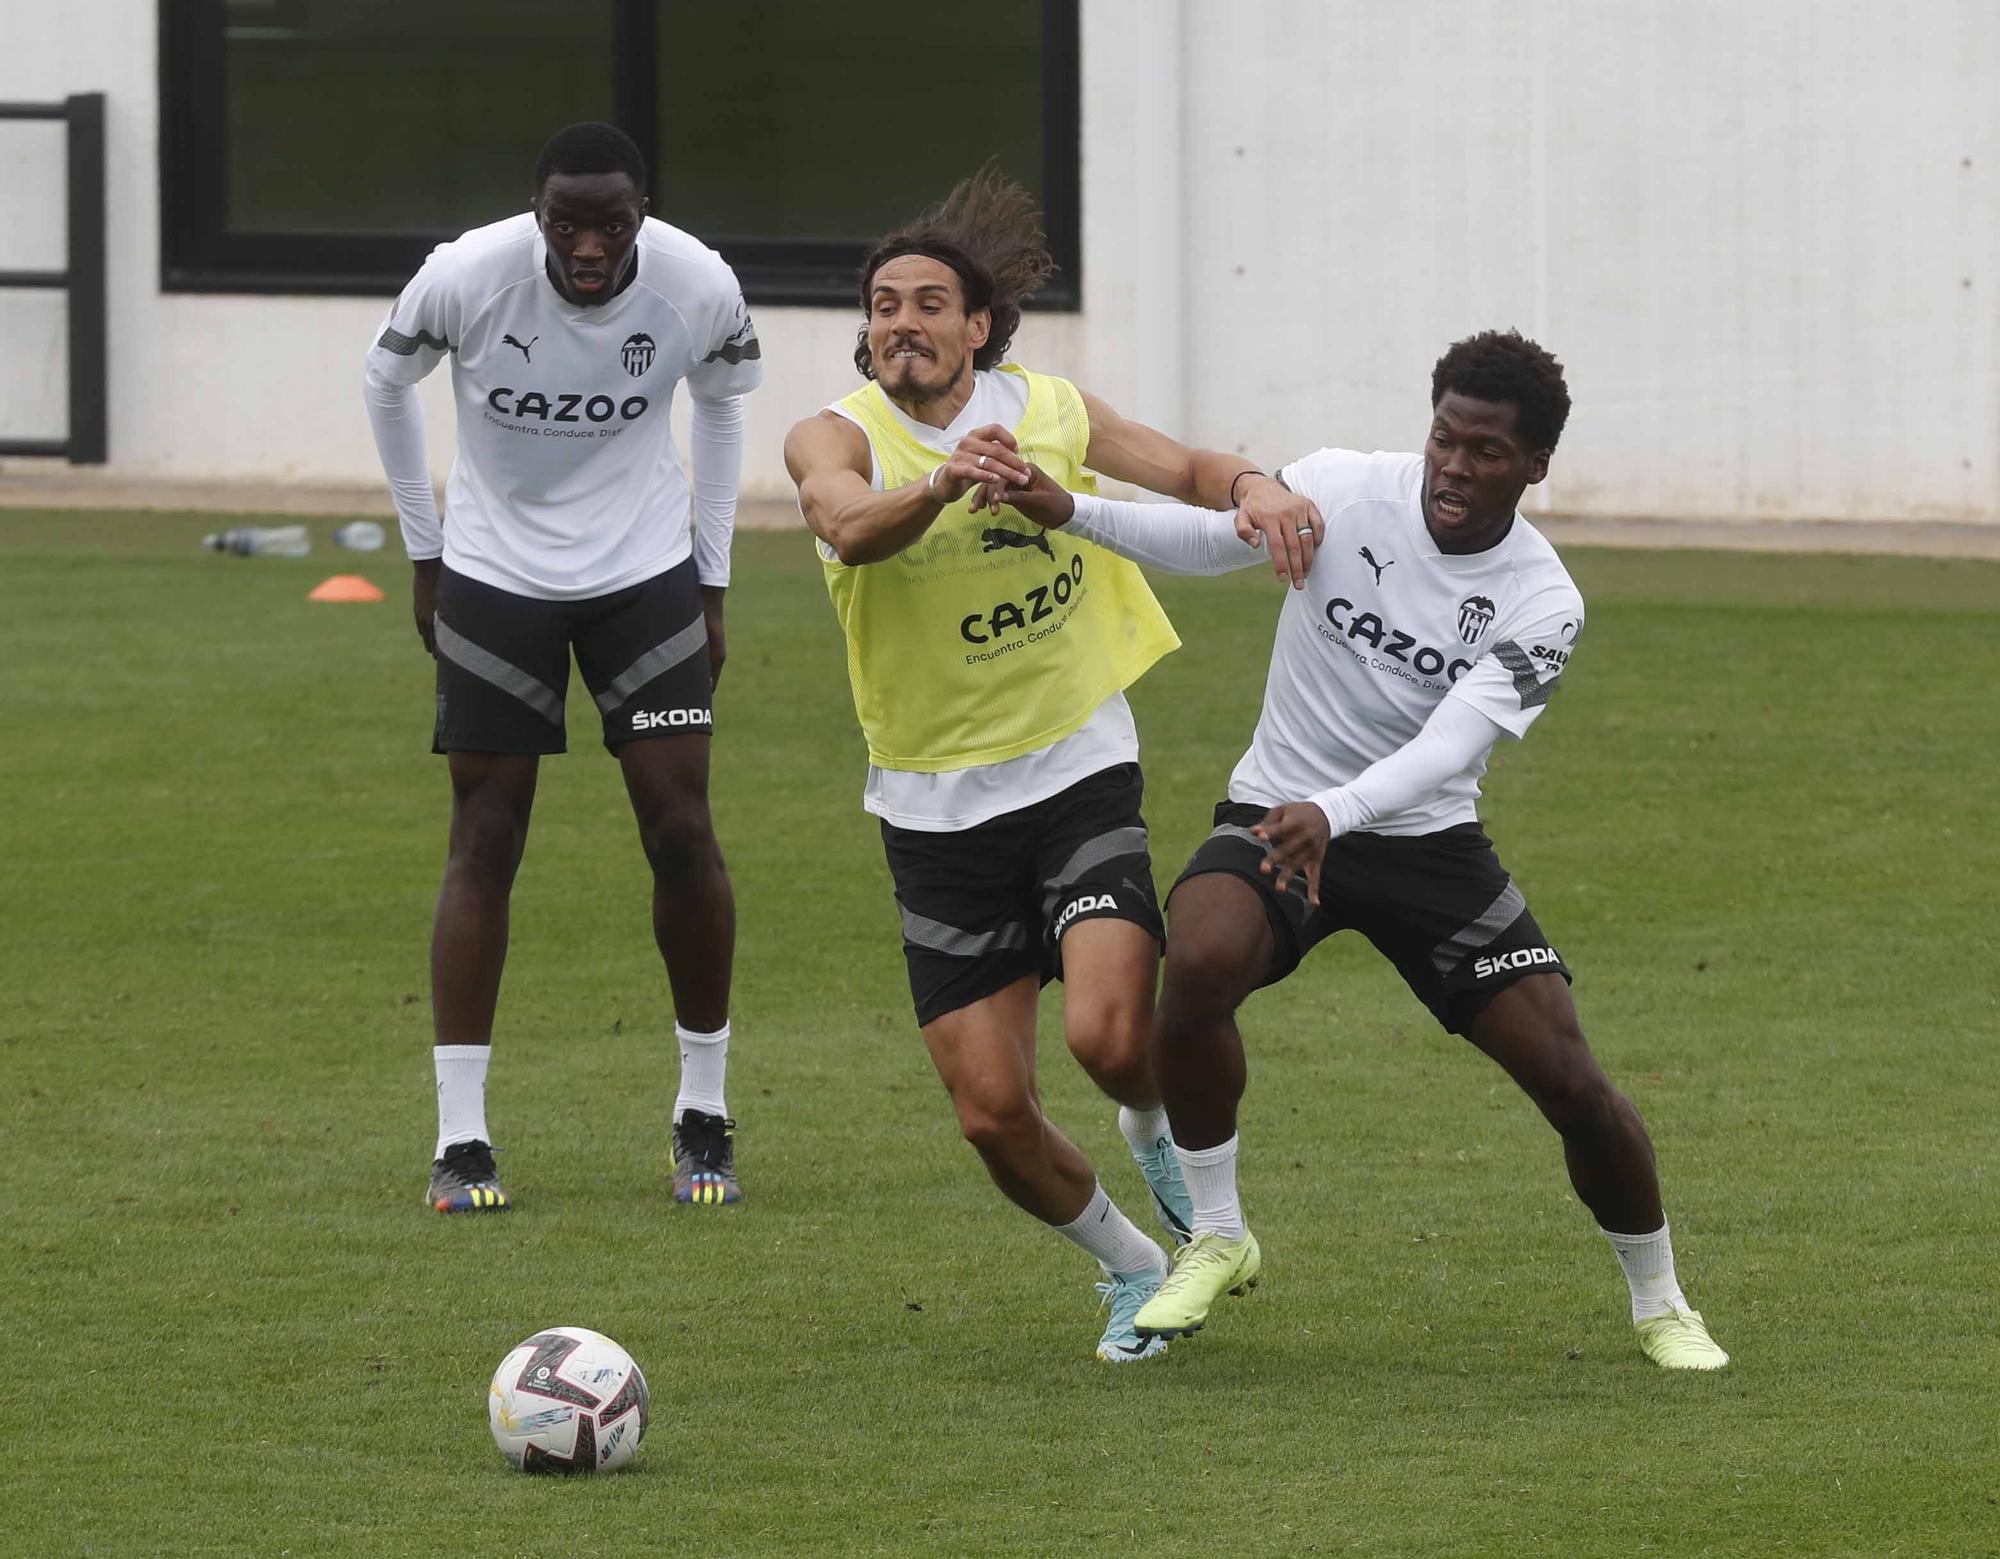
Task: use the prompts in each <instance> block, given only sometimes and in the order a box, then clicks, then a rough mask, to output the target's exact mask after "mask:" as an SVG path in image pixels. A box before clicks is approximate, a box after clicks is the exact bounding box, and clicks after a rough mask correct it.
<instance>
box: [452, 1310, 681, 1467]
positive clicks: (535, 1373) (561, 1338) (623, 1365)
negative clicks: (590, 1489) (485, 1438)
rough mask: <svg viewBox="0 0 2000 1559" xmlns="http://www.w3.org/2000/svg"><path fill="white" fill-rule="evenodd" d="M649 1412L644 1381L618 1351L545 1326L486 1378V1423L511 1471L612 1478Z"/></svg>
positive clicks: (634, 1450)
mask: <svg viewBox="0 0 2000 1559" xmlns="http://www.w3.org/2000/svg"><path fill="white" fill-rule="evenodd" d="M650 1407H651V1403H650V1401H649V1399H648V1396H647V1392H646V1377H645V1376H644V1375H642V1374H640V1372H639V1366H638V1365H637V1364H635V1363H634V1362H633V1360H632V1355H631V1354H629V1353H627V1352H626V1351H625V1350H624V1349H623V1348H621V1347H619V1346H618V1344H616V1343H615V1342H613V1341H612V1340H611V1339H610V1338H609V1337H606V1336H605V1335H604V1334H603V1333H602V1332H593V1331H591V1330H589V1329H588V1328H586V1327H582V1326H551V1327H549V1328H548V1329H547V1330H546V1331H540V1332H537V1333H535V1335H534V1336H532V1337H530V1338H529V1339H528V1340H527V1341H526V1342H524V1343H521V1344H520V1345H519V1346H518V1347H516V1348H515V1349H514V1350H513V1351H512V1352H510V1353H509V1354H508V1355H507V1357H506V1358H504V1359H502V1360H501V1361H500V1368H498V1369H497V1370H495V1371H494V1372H493V1383H492V1384H491V1385H490V1386H488V1387H487V1388H486V1418H487V1422H488V1423H489V1424H490V1425H491V1426H492V1429H493V1443H494V1444H495V1445H497V1446H499V1447H500V1454H501V1455H502V1456H505V1457H506V1458H507V1461H508V1464H509V1465H510V1466H512V1467H513V1468H514V1469H515V1471H517V1472H612V1471H615V1470H616V1469H617V1468H620V1467H623V1466H624V1465H625V1464H626V1463H627V1462H629V1461H631V1460H632V1458H633V1457H634V1456H636V1455H638V1453H639V1442H640V1441H641V1440H643V1439H645V1438H646V1419H647V1417H648V1413H649V1410H650Z"/></svg>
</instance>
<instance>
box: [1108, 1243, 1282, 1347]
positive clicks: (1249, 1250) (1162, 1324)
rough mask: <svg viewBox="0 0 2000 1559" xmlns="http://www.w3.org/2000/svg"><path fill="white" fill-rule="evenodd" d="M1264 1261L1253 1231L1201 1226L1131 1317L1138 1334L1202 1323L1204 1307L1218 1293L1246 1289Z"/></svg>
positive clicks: (1194, 1328)
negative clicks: (1231, 1233) (1228, 1233)
mask: <svg viewBox="0 0 2000 1559" xmlns="http://www.w3.org/2000/svg"><path fill="white" fill-rule="evenodd" d="M1263 1265H1264V1257H1263V1253H1262V1252H1261V1251H1259V1250H1258V1249H1257V1236H1256V1235H1254V1234H1251V1233H1249V1232H1248V1231H1245V1233H1244V1235H1243V1238H1242V1239H1240V1240H1232V1239H1227V1238H1225V1237H1224V1236H1222V1235H1220V1234H1217V1233H1216V1232H1215V1231H1214V1230H1213V1229H1204V1230H1203V1231H1202V1232H1201V1233H1199V1234H1197V1235H1196V1236H1195V1237H1194V1238H1193V1239H1191V1240H1189V1241H1188V1243H1187V1244H1185V1245H1183V1246H1182V1247H1181V1248H1180V1249H1179V1250H1177V1251H1175V1252H1174V1269H1173V1271H1171V1272H1169V1273H1168V1274H1167V1278H1166V1281H1165V1282H1164V1283H1162V1284H1161V1285H1160V1291H1159V1292H1158V1293H1157V1294H1155V1295H1154V1296H1153V1297H1152V1298H1151V1299H1149V1300H1147V1301H1146V1303H1145V1304H1144V1305H1143V1306H1142V1307H1141V1308H1140V1310H1139V1313H1138V1314H1137V1315H1136V1316H1134V1317H1133V1318H1132V1327H1133V1330H1135V1331H1136V1332H1138V1333H1139V1335H1140V1336H1142V1337H1185V1336H1186V1335H1187V1334H1188V1333H1190V1332H1198V1331H1200V1330H1201V1329H1202V1327H1203V1326H1205V1325H1206V1324H1207V1323H1208V1311H1209V1307H1210V1306H1211V1305H1213V1304H1214V1303H1215V1301H1216V1300H1217V1299H1219V1298H1220V1297H1221V1296H1222V1295H1224V1294H1238V1295H1241V1294H1247V1293H1248V1292H1249V1291H1250V1290H1251V1289H1253V1288H1255V1287H1256V1286H1257V1274H1258V1272H1259V1271H1260V1270H1262V1268H1263Z"/></svg>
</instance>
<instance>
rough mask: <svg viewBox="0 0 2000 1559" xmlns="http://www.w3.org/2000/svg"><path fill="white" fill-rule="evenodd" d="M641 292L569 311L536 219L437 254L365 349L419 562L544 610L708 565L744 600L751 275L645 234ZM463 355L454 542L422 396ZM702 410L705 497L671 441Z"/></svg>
mask: <svg viewBox="0 0 2000 1559" xmlns="http://www.w3.org/2000/svg"><path fill="white" fill-rule="evenodd" d="M636 248H637V254H636V257H635V259H634V262H633V263H634V265H635V267H636V274H635V276H634V278H633V280H632V282H631V284H630V285H629V286H627V287H626V288H625V289H624V290H623V291H622V292H620V293H618V294H617V295H616V296H615V297H612V298H610V299H608V300H606V301H605V302H603V303H600V304H593V305H589V306H585V305H579V304H574V303H571V302H569V301H568V300H567V299H566V298H564V297H563V295H562V294H561V293H560V292H558V291H557V290H556V287H555V284H554V283H553V282H551V281H550V280H549V277H548V274H547V270H546V259H547V249H546V247H545V245H544V244H543V241H542V235H541V233H540V231H539V230H538V229H537V227H536V225H535V219H534V215H533V213H523V214H522V215H520V216H515V217H509V218H508V219H507V220H505V221H504V222H495V223H493V224H492V225H491V226H488V227H481V228H475V229H473V230H472V231H471V232H469V233H466V234H464V235H463V236H461V237H459V238H457V239H454V240H453V241H452V242H450V243H446V244H440V245H439V246H438V247H437V248H436V249H434V250H433V251H432V252H431V256H430V258H429V259H428V260H426V261H425V262H424V266H423V269H422V270H420V271H419V272H418V273H417V275H416V277H415V279H414V280H412V281H411V283H410V284H409V286H407V287H406V288H404V289H403V294H402V296H401V297H399V298H398V299H397V300H396V303H395V306H394V307H393V308H391V309H390V311H389V315H388V318H387V319H386V320H384V321H383V324H382V328H381V330H380V332H379V333H378V335H377V338H376V340H375V343H374V345H373V346H371V347H370V348H369V351H368V360H367V368H366V372H365V375H364V379H365V385H366V399H367V405H368V414H369V420H370V422H371V424H372V426H373V428H374V432H375V442H376V447H377V449H378V450H379V451H380V453H381V456H382V465H383V469H384V470H385V471H386V472H387V474H388V477H389V485H390V489H391V491H392V492H393V494H394V495H395V500H396V511H397V514H398V515H399V517H400V518H401V520H402V529H403V543H404V546H405V547H406V549H407V550H408V552H409V555H410V556H411V557H412V558H413V559H424V558H434V557H438V556H440V555H441V556H442V557H443V558H444V560H445V562H446V564H448V565H449V566H450V567H451V568H452V569H453V570H454V571H455V572H458V573H462V574H465V575H468V576H469V577H471V578H473V579H477V580H480V581H481V582H482V583H485V584H489V585H493V586H495V587H496V588H498V589H502V590H509V591H512V592H514V593H515V594H517V595H526V596H535V597H539V598H541V599H545V600H569V599H576V598H579V597H585V596H596V595H605V594H608V593H610V592H611V591H613V590H619V589H622V588H624V587H625V586H627V585H632V584H637V583H638V582H639V581H640V580H642V579H648V578H651V577H652V576H653V575H655V574H658V573H662V572H664V571H665V570H667V569H669V568H672V567H674V566H675V565H676V564H678V563H680V562H681V561H683V560H684V559H685V558H686V557H687V556H688V555H689V553H690V552H691V551H692V552H694V553H695V554H696V567H697V570H698V573H699V575H700V579H701V582H702V583H703V584H708V585H723V584H727V583H728V582H729V549H730V539H731V534H732V532H733V530H734V526H735V518H736V492H737V484H738V480H739V478H740V476H741V472H742V464H743V407H742V400H741V397H742V396H743V395H745V394H746V393H748V392H749V391H751V390H753V389H755V388H756V387H757V385H758V384H759V383H760V382H761V381H762V378H763V361H762V349H761V348H760V346H759V345H758V341H757V333H756V329H755V327H754V326H753V325H752V323H751V320H750V313H749V310H748V309H747V308H746V307H745V306H744V303H743V294H742V290H741V289H740V288H739V287H738V286H737V284H736V277H735V274H734V273H733V272H732V271H731V270H730V269H729V266H728V265H727V263H725V262H724V260H723V259H722V257H721V256H720V255H718V254H717V253H716V252H715V251H714V250H712V249H710V248H708V247H707V246H706V245H705V244H703V243H701V242H700V240H698V239H696V238H694V237H692V236H691V235H689V234H687V233H684V232H682V231H680V230H679V229H678V228H675V227H670V226H668V225H667V224H666V223H665V222H661V221H658V220H656V219H654V218H651V217H648V218H647V219H646V220H645V221H644V223H643V224H642V225H641V227H640V231H639V236H638V240H637V244H636ZM447 355H449V356H450V358H451V360H452V386H453V391H454V396H455V399H456V402H457V411H458V457H457V459H456V460H455V461H454V462H453V465H452V470H451V477H450V480H449V482H448V484H447V486H446V490H445V512H446V514H447V516H448V518H449V523H446V524H442V525H441V524H440V522H439V519H438V513H437V506H436V504H435V503H434V501H433V499H432V496H431V487H430V471H429V465H428V462H427V460H426V457H425V454H424V435H423V419H422V415H421V413H420V411H419V409H418V402H417V397H416V391H415V388H414V387H415V385H416V383H417V381H418V380H420V379H422V378H423V377H424V376H425V375H427V374H429V373H430V372H431V371H432V370H433V369H434V368H436V367H437V365H438V364H439V363H440V362H442V361H443V360H444V358H445V357H446V356H447ZM682 381H685V382H686V383H687V386H688V390H689V393H690V394H691V395H692V396H693V397H694V406H693V415H692V419H691V427H690V432H691V439H690V442H691V444H692V446H693V448H692V456H693V468H694V480H693V487H692V508H693V533H692V535H690V527H689V510H690V487H689V481H688V477H687V475H686V473H685V472H684V471H683V470H682V467H681V461H680V456H679V453H678V452H677V451H676V450H675V448H674V441H673V437H672V435H671V433H670V431H669V429H668V414H669V412H670V410H671V408H672V405H673V397H674V390H675V388H676V387H677V386H678V385H679V384H680V383H681V382H682Z"/></svg>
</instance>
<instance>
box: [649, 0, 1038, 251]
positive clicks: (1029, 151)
mask: <svg viewBox="0 0 2000 1559" xmlns="http://www.w3.org/2000/svg"><path fill="white" fill-rule="evenodd" d="M1042 15H1043V5H1042V0H981V3H980V4H979V5H978V6H977V7H961V6H956V5H940V4H938V3H937V0H869V3H868V4H867V5H865V6H863V5H828V4H826V3H825V0H755V3H741V0H738V3H733V4H716V3H713V0H660V4H659V12H658V34H659V72H658V81H659V96H658V104H657V113H658V121H657V122H658V125H659V140H658V145H657V147H656V149H655V164H654V166H655V175H656V180H657V183H658V187H659V198H658V199H657V200H656V201H655V203H654V204H655V210H656V212H657V214H658V215H660V216H662V217H664V218H665V219H666V220H667V221H669V222H672V223H674V224H675V225H676V226H678V227H684V228H686V229H687V230H688V231H690V232H692V233H694V234H696V235H697V236H698V237H700V238H702V239H704V240H706V241H707V242H709V243H712V244H726V243H730V242H732V241H734V242H741V241H744V240H756V239H778V238H783V239H811V240H830V241H851V242H854V243H863V244H865V243H867V242H869V241H871V240H873V239H874V238H876V237H878V236H880V235H881V234H882V233H884V232H886V231H888V230H889V229H891V228H893V227H895V226H897V225H899V224H900V223H902V222H904V221H906V220H907V219H908V218H910V217H913V216H915V215H916V214H917V212H919V211H920V210H922V209H923V208H924V207H925V206H927V205H929V204H930V203H931V202H933V201H935V200H938V199H940V198H941V197H942V196H943V195H944V194H945V192H946V191H947V190H949V189H950V188H951V186H952V185H953V184H955V183H957V182H958V180H960V179H962V178H963V177H965V175H966V174H968V173H971V172H973V171H974V170H975V169H977V168H978V167H979V166H980V165H981V164H982V163H984V162H985V161H987V159H989V158H993V159H995V160H997V161H998V163H999V166H1000V168H1001V170H1002V171H1003V172H1005V173H1006V174H1008V175H1009V176H1010V177H1012V178H1014V179H1017V180H1019V181H1020V182H1021V183H1022V184H1024V185H1026V186H1027V187H1028V188H1029V189H1030V190H1033V191H1035V192H1036V193H1037V194H1040V193H1042V126H1043V103H1042V72H1043V55H1042Z"/></svg>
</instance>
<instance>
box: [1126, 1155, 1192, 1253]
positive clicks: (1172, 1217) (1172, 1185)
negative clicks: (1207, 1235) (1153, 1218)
mask: <svg viewBox="0 0 2000 1559" xmlns="http://www.w3.org/2000/svg"><path fill="white" fill-rule="evenodd" d="M1132 1157H1133V1159H1134V1160H1135V1161H1136V1162H1137V1163H1138V1165H1139V1173H1140V1174H1142V1175H1144V1176H1145V1177H1146V1189H1147V1190H1149V1191H1151V1192H1152V1193H1153V1211H1154V1212H1155V1213H1157V1214H1159V1218H1160V1224H1161V1226H1162V1227H1163V1228H1165V1230H1166V1231H1167V1233H1168V1235H1170V1236H1171V1237H1172V1239H1173V1242H1174V1243H1175V1244H1176V1245H1185V1244H1187V1242H1188V1241H1189V1240H1191V1239H1193V1238H1194V1202H1193V1200H1192V1199H1190V1197H1189V1196H1188V1188H1187V1182H1186V1181H1185V1180H1183V1179H1182V1178H1181V1161H1180V1157H1179V1155H1178V1154H1176V1153H1175V1152H1174V1139H1173V1138H1172V1137H1156V1138H1154V1139H1153V1145H1152V1146H1151V1147H1149V1148H1134V1149H1133V1150H1132Z"/></svg>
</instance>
